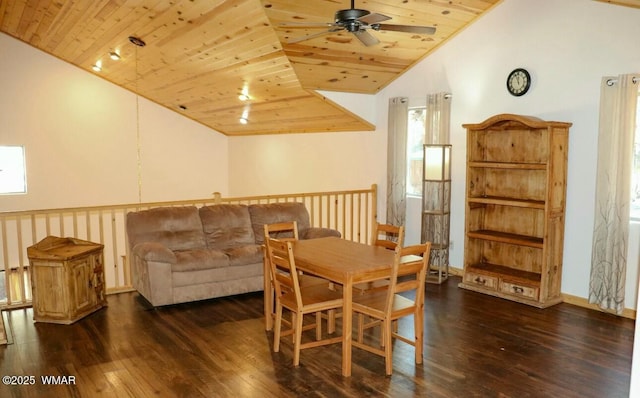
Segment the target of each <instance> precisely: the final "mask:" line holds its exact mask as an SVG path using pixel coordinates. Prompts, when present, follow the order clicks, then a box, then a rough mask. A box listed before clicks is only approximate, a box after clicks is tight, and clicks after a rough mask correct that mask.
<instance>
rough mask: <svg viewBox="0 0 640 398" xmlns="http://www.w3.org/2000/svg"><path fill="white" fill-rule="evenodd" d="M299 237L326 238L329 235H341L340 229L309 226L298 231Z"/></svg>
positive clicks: (339, 236)
mask: <svg viewBox="0 0 640 398" xmlns="http://www.w3.org/2000/svg"><path fill="white" fill-rule="evenodd" d="M298 234H299V237H300V239H315V238H326V237H329V236H335V237H338V238H341V237H342V234H341V233H340V231H337V230H335V229H331V228H320V227H309V228H306V229H304V230H302V231H298Z"/></svg>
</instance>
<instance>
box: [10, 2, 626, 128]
mask: <svg viewBox="0 0 640 398" xmlns="http://www.w3.org/2000/svg"><path fill="white" fill-rule="evenodd" d="M500 1H501V0H454V1H451V0H360V1H356V2H355V6H356V8H359V9H366V10H369V11H371V12H372V13H379V14H384V15H386V16H389V17H391V18H392V19H391V20H389V21H386V23H389V24H404V25H420V26H432V27H435V28H436V33H435V34H433V35H428V34H415V33H404V32H395V31H371V30H368V32H370V31H371V34H372V35H373V36H374V37H376V38H377V39H378V40H379V41H380V43H378V44H376V45H372V46H365V45H363V44H362V42H361V41H360V40H358V38H356V36H355V35H353V34H352V33H349V32H346V31H339V32H332V33H327V34H323V35H319V36H316V37H314V38H310V39H308V40H303V41H299V42H295V43H290V42H289V41H291V39H294V38H298V37H301V36H305V35H314V34H317V33H319V32H322V31H323V30H327V29H328V28H327V27H324V28H315V27H314V28H312V27H308V28H301V27H298V26H296V27H291V26H290V25H291V24H292V23H305V24H308V23H321V22H333V21H334V14H335V12H336V11H337V10H341V9H349V8H350V6H351V3H350V1H349V0H296V1H294V0H227V1H223V0H172V1H168V0H50V1H40V0H0V31H2V32H4V33H6V34H8V35H10V36H12V37H14V38H16V39H19V40H21V41H23V42H25V43H28V44H30V45H31V46H33V47H35V48H38V49H40V50H42V51H44V52H46V53H49V54H51V55H53V56H55V57H57V58H59V59H61V60H64V61H66V62H69V63H71V64H73V65H76V66H78V67H79V68H82V69H84V70H86V71H89V72H91V73H94V74H96V75H97V76H100V77H102V78H104V79H106V80H108V81H110V82H113V83H114V84H117V85H119V86H121V87H123V88H126V89H128V90H130V91H132V92H135V93H137V94H138V95H140V96H141V97H144V98H147V99H149V100H151V101H153V102H155V103H158V104H160V105H162V106H165V107H167V108H169V109H172V110H174V111H176V112H179V113H181V114H183V115H184V116H186V117H188V118H191V119H193V120H196V121H198V122H200V123H202V124H204V125H206V126H209V127H211V128H212V129H215V130H217V131H219V132H221V133H223V134H226V135H230V136H234V135H250V134H276V133H289V132H320V131H322V132H326V131H329V132H330V131H363V130H372V129H373V128H374V126H372V125H371V124H370V123H368V122H367V121H365V120H363V119H362V118H360V117H358V116H357V115H355V114H353V113H351V112H350V111H348V110H347V109H344V108H342V107H340V106H339V105H337V104H335V103H334V102H332V101H330V100H329V99H327V98H325V97H323V96H322V95H320V94H319V93H317V92H316V90H329V91H341V92H350V93H366V94H375V93H377V92H378V91H379V90H380V89H381V88H383V87H385V86H386V85H388V84H389V83H390V82H392V81H393V80H394V79H396V78H397V77H398V76H400V75H401V74H402V73H404V72H405V71H406V70H408V69H409V68H411V67H412V66H413V65H414V64H416V63H417V62H418V61H420V60H421V59H423V58H424V57H425V56H427V55H428V54H429V53H431V52H432V51H433V50H434V49H436V48H437V47H438V46H440V45H442V44H443V43H444V42H445V41H447V40H448V39H450V38H451V37H453V36H454V35H455V34H456V33H458V32H459V31H461V30H462V29H464V28H465V27H466V26H468V25H469V24H470V23H472V22H473V21H475V20H476V19H477V18H478V17H479V16H481V15H482V14H483V13H485V12H487V11H489V10H490V9H491V8H492V7H493V6H494V5H496V4H497V3H499V2H500ZM607 2H610V1H607ZM637 2H638V1H637V0H620V1H618V3H637ZM627 5H629V4H627ZM632 5H633V4H632ZM282 24H289V26H283V25H282ZM129 37H136V38H139V39H142V41H144V42H145V43H146V45H145V46H144V47H138V46H136V45H134V44H132V43H131V41H130V39H129ZM110 53H117V54H118V55H119V57H120V59H119V60H112V59H111V58H110V56H109V54H110ZM95 65H99V66H100V67H101V70H100V71H94V70H93V67H94V66H95ZM241 94H246V97H245V98H243V99H241V98H240V96H241ZM243 116H244V117H245V120H246V122H247V123H246V124H243V123H241V121H240V119H241V118H242V117H243Z"/></svg>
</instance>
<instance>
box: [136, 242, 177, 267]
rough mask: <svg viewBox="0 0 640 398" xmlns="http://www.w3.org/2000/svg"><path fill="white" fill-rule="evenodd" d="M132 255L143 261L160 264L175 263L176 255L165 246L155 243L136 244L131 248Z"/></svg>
mask: <svg viewBox="0 0 640 398" xmlns="http://www.w3.org/2000/svg"><path fill="white" fill-rule="evenodd" d="M133 255H134V256H138V257H140V258H141V259H143V260H145V261H154V262H160V263H169V264H175V263H176V261H177V260H176V255H175V254H174V253H173V252H172V251H171V250H169V249H168V248H167V247H166V246H164V245H163V244H161V243H156V242H143V243H138V244H137V245H135V246H134V247H133Z"/></svg>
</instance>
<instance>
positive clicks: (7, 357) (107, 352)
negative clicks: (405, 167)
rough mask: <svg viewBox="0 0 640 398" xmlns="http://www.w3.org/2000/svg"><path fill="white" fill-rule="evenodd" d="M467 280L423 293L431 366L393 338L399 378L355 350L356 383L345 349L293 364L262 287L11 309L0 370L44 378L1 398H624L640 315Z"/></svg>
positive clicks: (5, 391)
mask: <svg viewBox="0 0 640 398" xmlns="http://www.w3.org/2000/svg"><path fill="white" fill-rule="evenodd" d="M459 281H460V279H459V278H456V277H452V278H450V279H449V281H448V282H447V283H446V284H444V285H442V286H437V285H427V286H426V310H425V323H426V333H425V344H424V345H425V354H424V363H423V364H422V365H415V363H414V357H413V355H414V351H413V347H410V346H407V345H406V344H403V343H401V342H395V345H394V372H393V375H392V376H391V377H385V375H384V361H383V359H382V358H381V357H378V356H375V355H373V354H369V353H367V352H364V351H361V350H358V349H355V348H354V352H353V354H354V355H353V361H354V363H353V376H352V377H350V378H344V377H342V376H341V371H340V361H341V349H340V346H339V345H332V346H328V347H319V348H314V349H308V350H304V351H303V352H302V355H301V366H300V367H298V368H294V367H293V366H292V352H291V343H290V342H289V340H286V341H284V342H283V344H282V349H281V352H279V353H273V352H272V351H271V347H272V345H273V342H272V338H273V334H272V333H271V332H265V330H264V327H263V320H262V294H261V293H256V294H247V295H241V296H234V297H228V298H222V299H215V300H207V301H202V302H197V303H190V304H183V305H176V306H170V307H164V308H160V309H153V308H152V307H150V306H149V304H148V303H146V302H145V301H144V300H143V299H142V298H140V296H138V294H137V293H124V294H119V295H112V296H109V298H108V300H109V307H108V308H106V309H103V310H100V311H98V312H97V313H95V314H93V315H91V316H89V317H87V318H85V319H82V320H81V321H78V322H77V323H75V324H73V325H69V326H64V325H54V324H46V323H37V324H34V323H33V321H32V313H31V310H30V309H28V310H14V311H7V312H4V313H3V316H4V319H5V325H6V327H7V329H8V333H9V342H10V344H9V345H7V346H0V373H1V375H2V376H9V375H13V376H34V378H32V379H31V381H35V384H34V385H11V386H7V385H0V397H94V396H104V397H127V396H129V397H151V396H158V397H297V396H305V397H307V396H310V397H314V396H315V397H341V396H344V397H377V396H388V397H412V396H428V397H500V398H506V397H513V398H516V397H518V398H521V397H580V398H585V397H594V398H601V397H608V398H611V397H627V396H628V394H629V382H630V369H631V354H632V346H633V332H634V321H633V320H629V319H624V318H619V317H615V316H612V315H607V314H604V313H599V312H596V311H592V310H588V309H584V308H580V307H576V306H573V305H569V304H560V305H557V306H554V307H551V308H548V309H544V310H540V309H536V308H531V307H528V306H525V305H522V304H517V303H512V302H509V301H506V300H502V299H498V298H493V297H489V296H485V295H482V294H478V293H474V292H470V291H466V290H463V289H459V288H458V287H457V283H458V282H459ZM410 327H411V324H410V320H408V322H404V323H401V325H400V328H401V329H403V328H410ZM46 376H72V377H73V378H74V379H71V378H67V379H66V380H65V379H59V380H58V381H66V382H75V384H69V385H50V384H44V383H43V380H42V377H46ZM3 381H4V380H3ZM12 381H18V378H14V379H13V380H12ZM22 381H25V380H22ZM26 381H27V382H30V380H29V379H28V378H27V379H26Z"/></svg>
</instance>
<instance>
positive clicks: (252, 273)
mask: <svg viewBox="0 0 640 398" xmlns="http://www.w3.org/2000/svg"><path fill="white" fill-rule="evenodd" d="M262 270H263V267H262V261H260V262H259V263H254V264H247V265H241V266H238V267H223V268H210V269H201V270H197V271H192V272H172V273H171V281H172V286H173V287H174V288H178V287H185V286H193V289H194V291H197V290H198V289H200V286H203V285H205V284H207V283H222V284H224V287H220V286H218V289H216V290H220V291H222V292H224V294H223V293H216V291H212V292H210V293H211V295H210V296H204V297H203V296H201V297H200V298H208V297H218V296H226V295H228V294H238V293H240V292H245V291H253V290H258V289H254V288H252V289H251V290H244V288H242V285H243V284H244V283H245V282H246V281H247V280H249V279H250V278H252V277H256V276H258V277H260V280H261V281H262V275H263V273H262ZM227 284H235V287H236V288H239V289H231V291H232V292H233V293H231V292H229V291H227V290H229V288H228V286H226V285H227ZM261 288H262V286H260V290H261Z"/></svg>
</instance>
